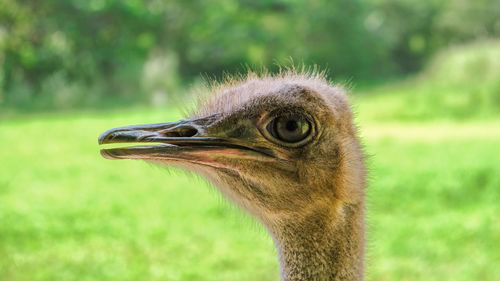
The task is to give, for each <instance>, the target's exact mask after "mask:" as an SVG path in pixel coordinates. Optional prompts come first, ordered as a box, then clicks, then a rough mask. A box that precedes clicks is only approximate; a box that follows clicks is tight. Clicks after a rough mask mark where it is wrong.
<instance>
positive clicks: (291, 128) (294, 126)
mask: <svg viewBox="0 0 500 281" xmlns="http://www.w3.org/2000/svg"><path fill="white" fill-rule="evenodd" d="M298 127H299V125H298V124H297V121H295V120H288V121H287V122H286V129H287V130H288V131H290V132H293V131H295V130H297V128H298Z"/></svg>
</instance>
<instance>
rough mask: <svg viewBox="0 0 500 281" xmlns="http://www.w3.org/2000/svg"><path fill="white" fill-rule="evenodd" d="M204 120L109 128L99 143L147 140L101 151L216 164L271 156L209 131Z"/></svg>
mask: <svg viewBox="0 0 500 281" xmlns="http://www.w3.org/2000/svg"><path fill="white" fill-rule="evenodd" d="M203 122H204V121H203V120H201V119H197V120H182V121H178V122H171V123H157V124H147V125H136V126H126V127H119V128H114V129H110V130H107V131H105V132H104V133H102V134H101V136H100V137H99V144H110V143H149V144H148V145H141V146H132V147H119V148H109V149H101V155H102V156H103V157H104V158H107V159H145V160H181V161H184V162H195V163H200V164H206V165H210V166H218V167H220V166H221V165H222V164H223V162H225V161H224V160H227V158H228V157H229V158H239V159H241V158H253V159H256V158H259V159H265V158H267V160H268V161H269V160H270V159H272V157H271V155H267V154H266V153H265V152H262V151H259V150H256V149H253V148H251V147H250V146H248V145H245V144H244V142H241V141H239V140H234V139H233V140H230V139H227V138H221V137H217V136H210V135H208V134H207V133H206V125H205V124H203ZM242 143H243V144H242Z"/></svg>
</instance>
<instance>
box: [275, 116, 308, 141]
mask: <svg viewBox="0 0 500 281" xmlns="http://www.w3.org/2000/svg"><path fill="white" fill-rule="evenodd" d="M266 129H267V131H268V132H269V133H270V134H271V135H272V136H273V137H275V138H277V139H278V140H280V141H283V142H286V143H297V142H300V141H301V140H303V139H305V138H306V137H307V136H308V135H309V133H310V132H311V124H310V123H309V121H307V119H306V118H305V117H304V116H301V115H289V116H279V117H277V118H275V119H273V120H272V121H271V122H269V124H268V125H267V128H266Z"/></svg>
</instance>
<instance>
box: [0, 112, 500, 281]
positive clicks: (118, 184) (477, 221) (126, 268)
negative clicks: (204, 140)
mask: <svg viewBox="0 0 500 281" xmlns="http://www.w3.org/2000/svg"><path fill="white" fill-rule="evenodd" d="M361 115H362V114H361ZM180 117H181V115H180V114H179V112H177V111H175V110H171V111H165V110H128V111H116V112H111V113H96V114H90V113H85V114H66V115H61V116H59V115H46V116H38V117H37V118H18V119H15V118H14V119H11V120H3V121H0V131H1V132H2V133H1V134H0V146H1V147H2V149H1V150H0V159H2V161H1V164H0V168H1V173H0V222H1V223H0V257H1V259H0V280H278V278H279V269H278V263H277V258H276V252H275V250H274V246H273V244H272V241H271V239H270V238H269V237H268V235H267V233H266V231H265V230H264V229H263V228H262V227H261V226H260V225H259V224H258V223H256V222H255V221H253V220H252V219H251V218H249V217H248V216H247V215H245V214H243V213H242V212H241V211H239V210H237V209H236V208H235V207H232V206H231V205H230V204H228V203H226V202H225V201H224V200H223V199H221V197H220V195H218V193H217V192H216V191H215V190H214V189H213V188H212V187H208V186H207V184H206V183H205V182H204V181H203V180H201V179H195V180H193V178H196V177H193V176H192V175H187V174H186V173H184V172H180V171H177V170H174V171H172V172H170V173H169V172H167V171H166V169H163V168H158V167H156V166H153V165H149V164H146V163H144V162H140V161H108V160H104V159H102V158H101V157H100V155H99V153H98V150H99V147H98V145H97V140H96V138H97V136H98V135H99V133H100V132H102V131H103V130H105V129H107V128H111V127H114V126H119V125H125V124H135V123H142V122H158V121H164V120H174V119H177V118H180ZM360 119H363V116H360ZM499 128H500V120H495V119H492V120H489V121H469V122H465V123H463V122H462V123H458V122H449V121H443V122H435V123H401V122H397V121H394V122H392V123H377V122H371V123H361V130H362V135H363V139H364V143H365V145H366V151H367V153H368V154H369V155H371V156H370V157H369V160H368V162H369V166H370V171H371V172H370V187H369V189H368V226H369V227H368V229H369V231H368V240H369V243H368V253H367V262H368V268H367V271H368V279H369V280H424V279H425V280H496V278H498V276H500V269H499V267H498V266H497V262H498V261H499V260H500V250H499V248H498V245H500V221H499V220H498V214H499V213H500V207H499V205H498V202H499V201H500V189H499V188H498V187H499V186H500V165H499V160H498V155H500V145H499V144H500V130H498V129H499ZM495 261H497V262H495Z"/></svg>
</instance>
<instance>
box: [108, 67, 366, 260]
mask: <svg viewBox="0 0 500 281" xmlns="http://www.w3.org/2000/svg"><path fill="white" fill-rule="evenodd" d="M208 91H209V92H210V93H211V94H210V95H209V98H208V99H207V100H205V101H203V102H201V103H199V105H198V108H197V110H196V112H195V113H194V114H192V115H191V116H189V117H188V118H187V119H185V120H181V121H177V122H170V123H157V124H147V125H137V126H127V127H120V128H115V129H111V130H108V131H106V132H104V133H103V134H102V135H101V136H100V138H99V143H100V144H108V143H156V144H151V145H148V144H146V145H141V146H132V147H123V148H111V149H102V150H101V153H102V155H103V156H104V157H105V158H108V159H143V160H147V161H151V162H155V163H160V164H165V165H171V166H177V167H181V168H184V169H187V170H191V171H194V172H196V173H199V174H201V175H203V176H204V177H206V178H207V179H208V180H209V181H211V182H212V183H213V184H214V185H215V186H216V187H218V189H219V190H220V191H221V193H222V194H224V195H225V196H226V197H228V198H229V199H231V200H232V201H234V202H235V203H236V204H238V205H239V206H241V207H242V208H243V209H245V210H246V211H248V212H249V213H250V214H252V215H253V216H255V217H256V218H258V219H259V220H260V221H261V222H262V223H263V224H264V225H265V226H266V227H267V228H268V229H269V230H270V232H271V234H272V235H273V237H274V238H275V240H280V238H279V237H281V236H286V234H284V233H286V232H296V231H299V232H302V233H303V235H308V234H307V233H308V231H316V232H317V231H318V229H316V230H312V229H313V228H314V225H316V226H317V228H319V229H321V228H331V227H333V228H335V227H336V225H339V224H342V223H343V222H344V221H346V220H353V219H352V218H351V215H352V213H353V211H352V210H357V209H358V207H359V206H361V207H359V208H361V209H362V208H363V207H362V206H363V197H364V196H363V194H364V173H365V170H364V166H363V155H362V152H361V148H360V145H359V142H358V139H357V133H356V128H355V126H354V125H353V121H352V113H351V110H350V108H349V105H348V103H347V100H346V97H345V94H344V90H343V89H342V88H341V87H337V86H333V85H332V84H330V83H328V82H327V80H326V79H324V78H323V76H322V75H319V74H314V73H313V74H303V73H302V74H301V73H294V72H286V73H283V74H279V75H274V76H273V75H256V74H250V75H248V76H246V77H245V78H241V79H235V80H231V81H228V82H227V83H221V84H217V85H214V86H212V87H211V88H210V89H208ZM352 206H355V208H354V209H353V208H352ZM351 223H354V224H358V225H359V224H360V223H359V222H352V221H351ZM311 224H313V225H312V226H311ZM360 232H361V231H360ZM311 235H313V234H311ZM285 240H286V239H285ZM284 243H285V242H284ZM360 251H362V250H360Z"/></svg>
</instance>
